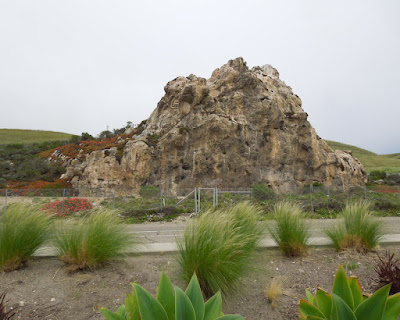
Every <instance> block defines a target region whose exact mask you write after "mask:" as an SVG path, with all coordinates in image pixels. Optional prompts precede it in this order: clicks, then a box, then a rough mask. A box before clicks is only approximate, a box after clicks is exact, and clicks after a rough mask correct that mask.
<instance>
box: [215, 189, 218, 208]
mask: <svg viewBox="0 0 400 320" xmlns="http://www.w3.org/2000/svg"><path fill="white" fill-rule="evenodd" d="M215 206H218V188H217V187H216V188H215Z"/></svg>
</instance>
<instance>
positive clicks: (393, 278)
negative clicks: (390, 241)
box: [375, 250, 400, 294]
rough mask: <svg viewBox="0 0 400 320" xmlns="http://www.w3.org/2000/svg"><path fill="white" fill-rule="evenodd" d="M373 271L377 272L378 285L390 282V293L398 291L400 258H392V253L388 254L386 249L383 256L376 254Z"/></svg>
mask: <svg viewBox="0 0 400 320" xmlns="http://www.w3.org/2000/svg"><path fill="white" fill-rule="evenodd" d="M375 272H376V273H377V274H378V277H379V281H378V283H379V285H380V286H384V285H387V284H389V283H391V284H392V286H391V288H390V294H395V293H397V292H400V260H399V259H394V253H392V254H390V251H388V250H386V253H385V256H383V257H382V256H380V255H379V254H378V262H377V264H376V266H375Z"/></svg>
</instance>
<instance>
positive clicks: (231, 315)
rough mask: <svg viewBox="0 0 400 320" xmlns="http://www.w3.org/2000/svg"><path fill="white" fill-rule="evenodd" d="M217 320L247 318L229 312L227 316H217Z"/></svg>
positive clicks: (242, 319)
mask: <svg viewBox="0 0 400 320" xmlns="http://www.w3.org/2000/svg"><path fill="white" fill-rule="evenodd" d="M216 320H246V319H245V318H243V317H242V316H241V315H240V314H227V315H226V316H222V317H219V318H217V319H216Z"/></svg>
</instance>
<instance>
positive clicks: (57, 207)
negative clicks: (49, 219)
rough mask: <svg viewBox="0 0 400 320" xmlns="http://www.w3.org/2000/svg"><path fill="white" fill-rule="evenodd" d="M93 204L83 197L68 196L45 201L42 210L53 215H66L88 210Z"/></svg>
mask: <svg viewBox="0 0 400 320" xmlns="http://www.w3.org/2000/svg"><path fill="white" fill-rule="evenodd" d="M92 208H93V205H92V204H91V203H90V202H89V200H88V199H85V198H68V199H66V200H64V201H63V200H60V201H53V202H49V203H46V204H45V205H44V206H43V207H42V210H44V211H47V212H50V213H52V214H53V215H55V216H59V217H63V218H65V217H67V216H70V215H71V214H73V213H76V212H79V211H84V210H90V209H92Z"/></svg>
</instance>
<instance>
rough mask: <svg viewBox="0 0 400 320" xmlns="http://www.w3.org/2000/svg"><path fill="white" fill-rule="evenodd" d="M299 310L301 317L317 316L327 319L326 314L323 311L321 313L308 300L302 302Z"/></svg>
mask: <svg viewBox="0 0 400 320" xmlns="http://www.w3.org/2000/svg"><path fill="white" fill-rule="evenodd" d="M299 310H300V313H301V315H302V316H303V317H305V318H306V317H308V316H317V317H320V318H325V316H324V314H323V313H322V312H321V311H319V310H318V308H317V307H316V306H314V305H313V304H311V303H310V302H308V301H306V300H300V302H299Z"/></svg>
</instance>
